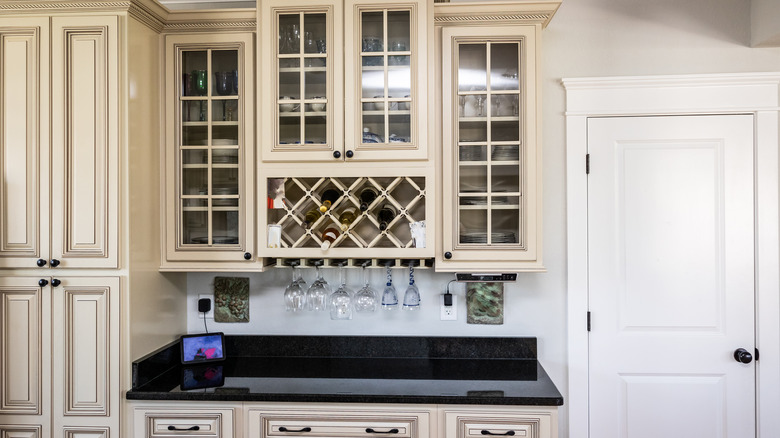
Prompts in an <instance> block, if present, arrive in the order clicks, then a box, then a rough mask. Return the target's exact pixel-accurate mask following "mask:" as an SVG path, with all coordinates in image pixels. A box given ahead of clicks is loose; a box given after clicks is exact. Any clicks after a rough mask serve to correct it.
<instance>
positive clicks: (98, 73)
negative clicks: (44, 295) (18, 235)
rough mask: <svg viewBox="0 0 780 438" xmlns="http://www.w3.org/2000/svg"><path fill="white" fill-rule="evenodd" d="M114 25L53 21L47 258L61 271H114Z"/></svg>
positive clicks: (108, 20)
mask: <svg viewBox="0 0 780 438" xmlns="http://www.w3.org/2000/svg"><path fill="white" fill-rule="evenodd" d="M117 20H118V18H117V17H108V16H94V17H86V18H71V17H67V18H66V17H55V18H53V19H52V23H53V47H54V49H53V54H52V59H53V63H52V77H53V78H55V79H54V81H53V86H52V102H53V105H52V120H53V123H52V126H53V136H52V141H53V147H52V179H53V184H52V258H55V259H59V260H61V262H62V266H63V267H105V268H116V267H118V265H117V253H118V251H117V242H118V239H117V234H118V225H117V224H118V220H117V209H118V196H119V193H118V182H119V175H118V171H119V167H118V161H117V154H118V139H119V136H118V119H119V115H118V108H119V105H118V102H117V99H118V83H117V79H118V70H117V67H118V61H117V52H118V50H119V47H118V44H117V27H118V23H117Z"/></svg>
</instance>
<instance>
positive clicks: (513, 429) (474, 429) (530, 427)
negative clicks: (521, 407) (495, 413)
mask: <svg viewBox="0 0 780 438" xmlns="http://www.w3.org/2000/svg"><path fill="white" fill-rule="evenodd" d="M460 426H461V429H460V432H462V433H461V434H459V435H458V437H461V436H462V437H464V438H468V437H477V436H479V437H483V436H518V437H529V438H530V437H537V436H539V435H538V434H537V433H535V432H534V429H535V428H534V426H535V424H534V423H533V422H530V421H528V422H524V421H511V422H509V421H495V422H486V421H479V422H463V423H461V425H460Z"/></svg>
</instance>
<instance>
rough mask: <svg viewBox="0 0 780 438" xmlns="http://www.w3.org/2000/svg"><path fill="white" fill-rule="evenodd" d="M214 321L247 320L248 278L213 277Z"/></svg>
mask: <svg viewBox="0 0 780 438" xmlns="http://www.w3.org/2000/svg"><path fill="white" fill-rule="evenodd" d="M214 322H249V279H248V278H244V277H215V278H214Z"/></svg>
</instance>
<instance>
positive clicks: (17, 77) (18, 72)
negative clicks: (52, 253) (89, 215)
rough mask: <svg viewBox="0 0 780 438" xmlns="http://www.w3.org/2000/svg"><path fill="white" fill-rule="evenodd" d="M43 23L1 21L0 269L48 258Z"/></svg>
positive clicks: (45, 33)
mask: <svg viewBox="0 0 780 438" xmlns="http://www.w3.org/2000/svg"><path fill="white" fill-rule="evenodd" d="M48 40H49V23H48V19H46V18H40V17H33V18H27V19H19V18H3V19H0V56H1V57H2V59H0V80H1V82H0V166H2V167H1V168H0V174H1V176H2V179H0V203H1V204H0V267H8V268H11V267H29V268H32V267H35V266H36V265H35V261H36V260H37V259H38V258H41V257H44V258H45V257H47V255H48V252H49V248H48V241H49V233H48V218H49V211H48V200H47V199H48V188H47V184H48V177H47V175H48V167H47V166H48V159H49V157H48V149H49V148H48V135H47V133H48V128H47V126H48V116H47V114H48V80H47V78H48V70H49V65H48V57H49V55H48V44H47V43H48Z"/></svg>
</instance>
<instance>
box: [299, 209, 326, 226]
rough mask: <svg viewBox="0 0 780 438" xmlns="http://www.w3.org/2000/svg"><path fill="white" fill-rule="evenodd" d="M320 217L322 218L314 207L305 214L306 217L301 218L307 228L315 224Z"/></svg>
mask: <svg viewBox="0 0 780 438" xmlns="http://www.w3.org/2000/svg"><path fill="white" fill-rule="evenodd" d="M320 216H322V213H320V209H319V208H316V207H315V208H312V209H311V210H309V211H307V212H306V215H305V216H304V217H303V221H304V223H305V224H306V226H307V227H309V226H311V224H313V223H314V222H317V219H319V218H320Z"/></svg>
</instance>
